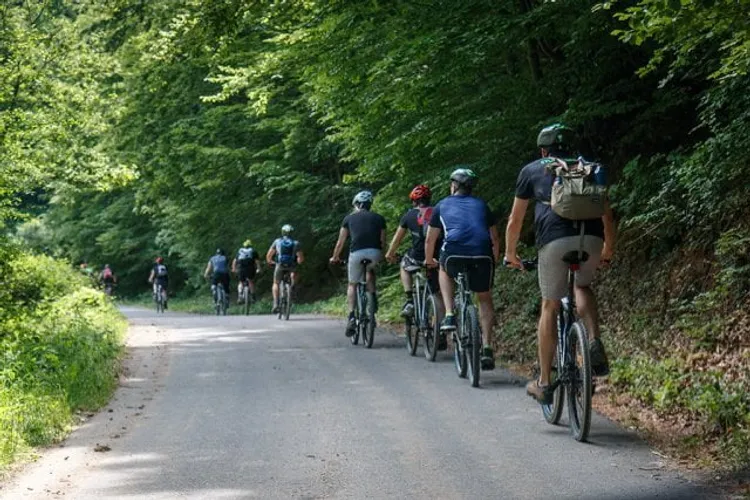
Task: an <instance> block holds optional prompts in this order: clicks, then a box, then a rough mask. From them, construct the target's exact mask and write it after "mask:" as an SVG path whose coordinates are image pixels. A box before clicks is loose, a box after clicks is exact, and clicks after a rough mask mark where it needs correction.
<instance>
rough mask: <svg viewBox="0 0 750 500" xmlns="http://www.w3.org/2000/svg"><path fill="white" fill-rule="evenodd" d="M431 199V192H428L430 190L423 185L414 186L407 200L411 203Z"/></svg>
mask: <svg viewBox="0 0 750 500" xmlns="http://www.w3.org/2000/svg"><path fill="white" fill-rule="evenodd" d="M430 198H432V191H430V188H429V187H427V186H425V185H424V184H419V185H418V186H415V187H414V189H412V190H411V193H410V194H409V199H410V200H411V201H419V200H424V199H430Z"/></svg>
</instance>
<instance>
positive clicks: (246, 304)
mask: <svg viewBox="0 0 750 500" xmlns="http://www.w3.org/2000/svg"><path fill="white" fill-rule="evenodd" d="M242 293H243V294H244V296H243V299H244V300H243V302H244V308H243V309H244V310H243V311H242V312H243V313H245V315H246V316H247V315H248V314H250V289H249V288H248V287H246V286H243V287H242Z"/></svg>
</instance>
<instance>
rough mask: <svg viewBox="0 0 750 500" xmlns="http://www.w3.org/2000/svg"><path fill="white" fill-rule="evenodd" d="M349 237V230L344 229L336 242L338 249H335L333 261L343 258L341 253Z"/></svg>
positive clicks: (340, 231)
mask: <svg viewBox="0 0 750 500" xmlns="http://www.w3.org/2000/svg"><path fill="white" fill-rule="evenodd" d="M348 237H349V230H348V229H347V228H345V227H342V228H341V229H340V230H339V239H338V241H337V242H336V247H335V248H334V249H333V256H332V257H331V260H339V258H340V257H341V251H342V250H343V249H344V243H346V239H347V238H348Z"/></svg>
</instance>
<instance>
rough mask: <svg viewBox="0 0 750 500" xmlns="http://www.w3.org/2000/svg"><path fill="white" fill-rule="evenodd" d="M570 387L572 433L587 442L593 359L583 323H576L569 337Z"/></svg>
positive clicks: (577, 439)
mask: <svg viewBox="0 0 750 500" xmlns="http://www.w3.org/2000/svg"><path fill="white" fill-rule="evenodd" d="M567 348H568V353H569V355H570V359H569V360H568V363H569V368H570V371H569V374H570V385H569V386H568V389H567V391H566V392H567V396H568V418H569V420H570V433H571V434H572V435H573V438H574V439H575V440H576V441H586V438H587V437H588V435H589V429H590V427H591V396H592V388H591V383H592V380H591V358H590V354H589V338H588V332H586V327H585V326H583V323H581V322H580V321H576V322H575V323H573V326H572V327H571V329H570V334H569V335H568V347H567Z"/></svg>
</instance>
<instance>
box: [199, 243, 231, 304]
mask: <svg viewBox="0 0 750 500" xmlns="http://www.w3.org/2000/svg"><path fill="white" fill-rule="evenodd" d="M203 276H204V277H205V278H206V279H208V277H209V276H210V277H211V291H212V292H213V291H214V290H215V288H216V285H218V284H221V286H222V287H223V288H224V294H225V295H226V297H227V305H229V261H228V260H227V257H226V254H225V253H224V250H223V249H221V248H217V249H216V254H215V255H214V256H213V257H211V258H210V259H209V261H208V265H207V266H206V272H204V273H203Z"/></svg>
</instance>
